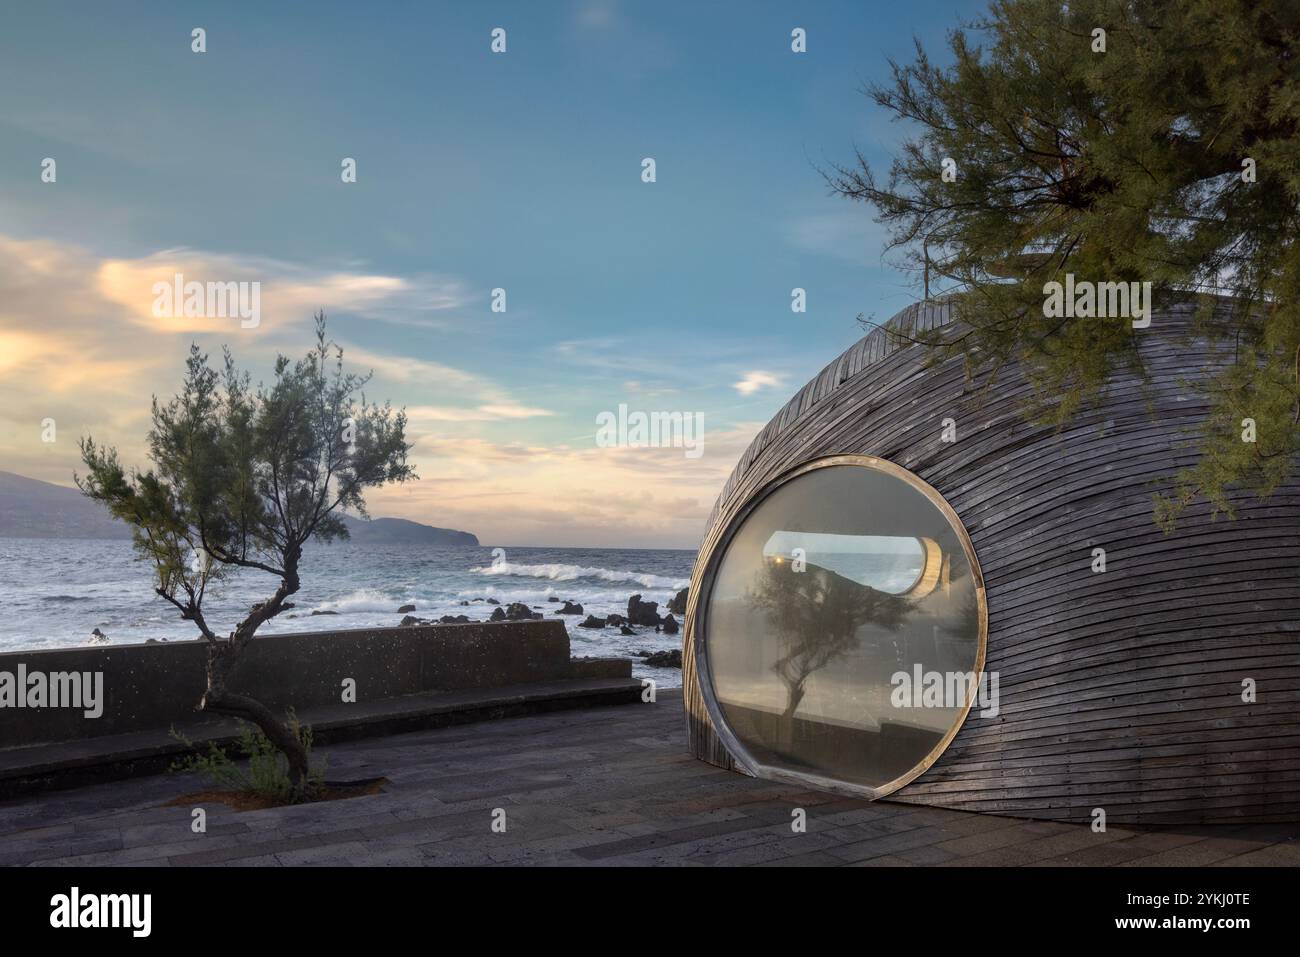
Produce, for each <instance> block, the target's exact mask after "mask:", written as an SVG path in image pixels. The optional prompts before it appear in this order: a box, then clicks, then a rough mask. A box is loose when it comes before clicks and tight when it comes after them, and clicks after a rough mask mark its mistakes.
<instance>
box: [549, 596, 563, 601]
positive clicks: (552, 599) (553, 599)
mask: <svg viewBox="0 0 1300 957" xmlns="http://www.w3.org/2000/svg"><path fill="white" fill-rule="evenodd" d="M546 600H547V601H559V600H560V599H558V598H556V597H555V596H554V595H551V596H550V597H549V598H547V599H546Z"/></svg>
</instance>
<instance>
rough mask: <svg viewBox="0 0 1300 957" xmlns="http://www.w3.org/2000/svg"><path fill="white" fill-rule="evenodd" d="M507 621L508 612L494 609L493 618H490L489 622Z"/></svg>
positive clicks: (502, 609)
mask: <svg viewBox="0 0 1300 957" xmlns="http://www.w3.org/2000/svg"><path fill="white" fill-rule="evenodd" d="M505 620H506V610H505V609H504V608H493V609H492V617H491V618H489V619H488V621H505Z"/></svg>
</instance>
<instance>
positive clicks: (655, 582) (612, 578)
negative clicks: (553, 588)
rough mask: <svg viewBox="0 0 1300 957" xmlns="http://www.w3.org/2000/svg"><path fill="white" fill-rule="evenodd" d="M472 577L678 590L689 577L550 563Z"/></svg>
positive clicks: (498, 568)
mask: <svg viewBox="0 0 1300 957" xmlns="http://www.w3.org/2000/svg"><path fill="white" fill-rule="evenodd" d="M470 571H471V572H473V573H474V574H476V575H488V576H497V575H500V576H510V577H516V578H547V579H550V580H551V581H554V582H572V581H578V580H579V579H582V578H594V579H596V580H597V581H602V582H629V583H632V584H636V585H640V586H641V587H642V588H663V589H667V590H670V591H680V590H681V589H683V588H685V587H686V586H687V585H689V584H690V579H689V578H669V577H668V576H666V575H652V574H650V573H649V572H634V571H623V570H620V569H616V568H598V567H592V566H589V565H565V564H562V563H559V562H551V563H547V564H543V565H524V564H520V563H519V562H501V563H500V564H496V565H486V566H484V567H482V568H471V569H470Z"/></svg>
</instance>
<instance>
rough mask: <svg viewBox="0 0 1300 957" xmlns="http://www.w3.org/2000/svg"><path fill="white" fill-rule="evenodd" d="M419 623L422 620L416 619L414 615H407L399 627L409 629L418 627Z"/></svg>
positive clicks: (399, 623)
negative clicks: (414, 626)
mask: <svg viewBox="0 0 1300 957" xmlns="http://www.w3.org/2000/svg"><path fill="white" fill-rule="evenodd" d="M419 623H420V619H418V618H416V617H415V616H414V615H406V616H405V617H404V618H402V620H401V621H400V622H398V624H397V627H399V628H409V627H411V626H412V625H418V624H419Z"/></svg>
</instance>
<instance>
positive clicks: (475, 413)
mask: <svg viewBox="0 0 1300 957" xmlns="http://www.w3.org/2000/svg"><path fill="white" fill-rule="evenodd" d="M554 414H555V413H554V412H551V411H549V410H548V409H534V408H530V407H528V406H524V405H518V404H515V403H504V404H488V405H480V406H474V407H460V406H445V405H415V406H407V409H406V417H407V420H408V421H409V422H410V423H411V424H412V425H420V424H428V423H432V422H500V421H502V420H509V419H533V418H537V417H539V416H549V415H554Z"/></svg>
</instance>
